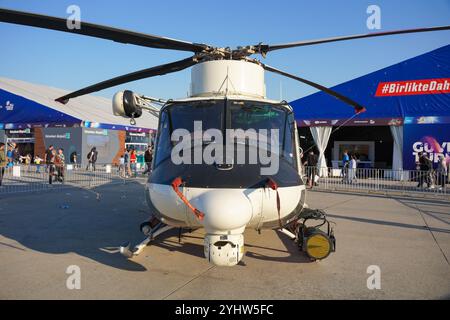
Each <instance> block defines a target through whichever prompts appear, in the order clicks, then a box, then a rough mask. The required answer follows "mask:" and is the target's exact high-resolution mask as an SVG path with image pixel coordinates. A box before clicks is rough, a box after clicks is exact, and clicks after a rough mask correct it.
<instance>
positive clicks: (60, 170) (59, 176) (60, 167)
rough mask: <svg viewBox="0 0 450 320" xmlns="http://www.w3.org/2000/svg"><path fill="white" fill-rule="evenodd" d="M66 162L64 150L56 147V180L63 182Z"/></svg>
mask: <svg viewBox="0 0 450 320" xmlns="http://www.w3.org/2000/svg"><path fill="white" fill-rule="evenodd" d="M65 163H66V158H65V156H64V150H63V149H62V148H59V149H58V153H57V154H56V157H55V166H56V180H58V181H59V182H61V183H63V182H64V165H65Z"/></svg>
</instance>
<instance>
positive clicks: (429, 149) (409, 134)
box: [403, 124, 450, 170]
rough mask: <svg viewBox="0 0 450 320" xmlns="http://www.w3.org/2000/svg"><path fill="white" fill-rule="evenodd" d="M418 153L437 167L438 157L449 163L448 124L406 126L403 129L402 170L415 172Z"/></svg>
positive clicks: (449, 139) (449, 135)
mask: <svg viewBox="0 0 450 320" xmlns="http://www.w3.org/2000/svg"><path fill="white" fill-rule="evenodd" d="M419 152H426V153H427V154H428V156H429V158H430V159H431V161H432V162H433V164H434V166H435V167H436V166H437V162H438V160H439V157H438V156H439V155H441V154H442V155H444V156H445V157H446V159H447V162H449V161H450V124H408V125H405V126H404V129H403V169H405V170H415V169H416V162H417V161H418V160H419Z"/></svg>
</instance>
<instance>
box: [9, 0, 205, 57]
mask: <svg viewBox="0 0 450 320" xmlns="http://www.w3.org/2000/svg"><path fill="white" fill-rule="evenodd" d="M0 22H6V23H14V24H19V25H25V26H32V27H38V28H44V29H51V30H57V31H63V32H68V33H75V34H81V35H85V36H90V37H96V38H102V39H107V40H112V41H116V42H120V43H125V44H128V43H129V44H134V45H138V46H143V47H149V48H158V49H171V50H180V51H192V52H202V51H203V50H205V49H207V48H209V46H207V45H205V44H197V43H191V42H186V41H180V40H175V39H170V38H164V37H159V36H155V35H151V34H145V33H139V32H134V31H128V30H123V29H117V28H112V27H108V26H102V25H98V24H93V23H88V22H83V21H81V22H80V28H79V29H75V28H74V29H69V28H68V20H67V19H63V18H57V17H52V16H46V15H41V14H36V13H29V12H23V11H15V10H9V9H3V8H0Z"/></svg>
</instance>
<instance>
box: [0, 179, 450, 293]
mask: <svg viewBox="0 0 450 320" xmlns="http://www.w3.org/2000/svg"><path fill="white" fill-rule="evenodd" d="M143 192H144V191H143V185H142V182H141V181H135V182H129V183H127V184H111V185H104V186H101V187H98V188H95V189H82V188H69V189H65V190H47V191H42V192H38V193H30V194H24V193H20V194H17V195H3V196H0V298H1V299H449V298H450V264H449V260H450V225H449V224H450V203H449V202H445V201H439V200H426V199H417V200H414V199H411V198H386V197H383V196H368V195H355V194H348V193H345V194H344V193H343V194H339V193H326V192H318V191H312V192H308V194H307V202H308V204H309V206H310V207H313V208H320V209H325V211H326V212H327V213H328V215H329V218H330V220H332V221H334V222H335V223H336V226H335V235H336V238H337V251H336V252H335V253H332V254H331V255H330V256H329V257H328V258H327V259H325V260H323V261H320V262H310V260H309V259H307V258H306V256H305V254H304V253H302V252H299V250H298V248H297V246H296V245H295V243H293V242H292V241H291V240H289V239H288V238H287V237H286V236H285V235H283V234H280V233H278V232H276V231H272V230H266V231H263V232H262V233H261V234H258V233H257V232H256V231H253V230H247V231H246V233H245V243H246V255H245V257H244V258H243V261H242V263H240V264H239V265H237V266H234V267H231V268H223V267H215V266H212V265H210V264H209V263H208V262H207V261H206V260H205V259H204V257H203V230H201V229H200V230H197V231H194V232H192V233H189V232H187V231H185V232H183V234H182V237H181V242H179V238H178V231H177V230H171V231H169V232H168V233H167V234H165V235H163V236H161V238H159V239H157V240H156V241H155V242H154V243H152V244H151V245H150V246H148V247H147V248H146V249H145V250H144V251H143V253H142V254H141V255H140V256H138V257H135V258H133V259H132V260H127V259H126V258H124V257H123V256H121V255H120V254H119V253H118V246H119V245H121V244H123V243H124V242H126V241H131V242H132V243H137V242H139V241H141V240H142V239H143V238H144V237H143V235H142V234H141V233H140V231H139V228H138V227H139V224H140V223H141V222H142V221H144V220H145V219H146V218H147V217H148V210H147V207H146V204H145V199H144V193H143ZM69 266H78V267H79V270H80V272H81V277H80V285H81V289H68V288H67V279H68V277H70V274H68V273H66V271H67V269H68V267H69ZM373 266H376V267H375V268H379V271H380V278H379V279H380V289H372V290H371V289H369V288H368V286H367V280H368V278H369V277H370V276H371V275H373V274H372V273H371V272H373V270H374V269H373V268H374V267H373ZM368 271H369V273H368Z"/></svg>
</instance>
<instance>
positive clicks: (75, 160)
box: [69, 151, 77, 170]
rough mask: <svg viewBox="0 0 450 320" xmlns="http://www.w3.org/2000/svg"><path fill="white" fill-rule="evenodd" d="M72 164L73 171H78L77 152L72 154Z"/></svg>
mask: <svg viewBox="0 0 450 320" xmlns="http://www.w3.org/2000/svg"><path fill="white" fill-rule="evenodd" d="M69 160H70V163H71V164H73V169H74V170H77V152H76V151H74V152H72V153H71V154H70V158H69Z"/></svg>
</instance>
